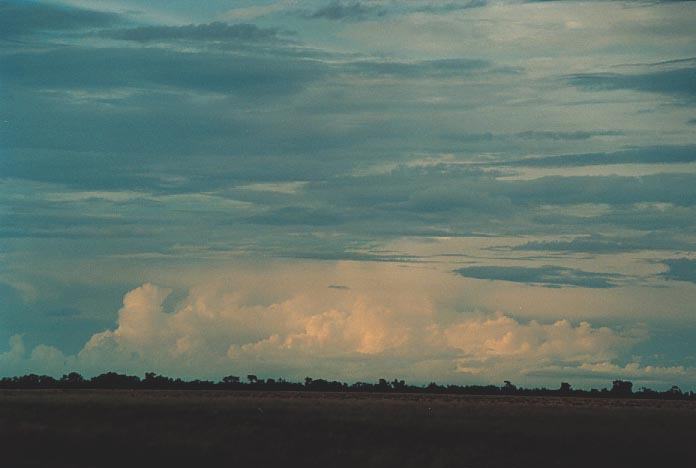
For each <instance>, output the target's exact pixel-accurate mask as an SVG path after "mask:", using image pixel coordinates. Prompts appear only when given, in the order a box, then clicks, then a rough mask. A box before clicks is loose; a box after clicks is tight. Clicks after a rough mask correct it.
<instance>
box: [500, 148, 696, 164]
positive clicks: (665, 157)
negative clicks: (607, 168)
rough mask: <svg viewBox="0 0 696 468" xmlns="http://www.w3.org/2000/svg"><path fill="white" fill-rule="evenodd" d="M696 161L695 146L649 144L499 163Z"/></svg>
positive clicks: (662, 162)
mask: <svg viewBox="0 0 696 468" xmlns="http://www.w3.org/2000/svg"><path fill="white" fill-rule="evenodd" d="M691 162H696V146H694V145H688V146H651V147H647V148H632V149H627V150H621V151H615V152H610V153H586V154H565V155H560V156H543V157H535V158H525V159H518V160H514V161H509V162H503V163H501V164H505V165H511V166H524V167H576V166H597V165H609V164H672V163H691Z"/></svg>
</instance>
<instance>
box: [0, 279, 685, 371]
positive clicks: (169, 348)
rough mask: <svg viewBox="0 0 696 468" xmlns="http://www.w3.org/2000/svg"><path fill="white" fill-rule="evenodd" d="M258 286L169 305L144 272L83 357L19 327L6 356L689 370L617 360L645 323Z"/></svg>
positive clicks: (43, 362)
mask: <svg viewBox="0 0 696 468" xmlns="http://www.w3.org/2000/svg"><path fill="white" fill-rule="evenodd" d="M272 284H273V282H272V281H269V285H270V286H272ZM260 286H261V285H259V286H258V287H257V288H254V287H253V286H249V285H246V286H244V287H240V286H237V287H234V286H231V285H229V284H226V283H225V282H217V283H215V282H213V283H209V284H206V285H202V286H199V287H195V288H192V289H191V290H190V291H189V294H188V296H187V297H186V298H184V299H183V300H181V301H180V302H179V303H178V304H176V305H175V306H174V307H173V310H172V311H167V310H165V307H164V304H165V301H166V299H167V297H168V296H169V295H170V293H171V290H170V289H168V288H163V287H160V286H156V285H154V284H150V283H146V284H143V285H142V286H140V287H138V288H136V289H134V290H132V291H130V292H128V293H127V294H126V295H125V296H124V299H123V307H122V308H121V309H120V310H119V312H118V322H117V325H116V327H115V328H114V329H111V330H105V331H103V332H100V333H97V334H95V335H93V336H92V337H91V338H90V339H89V341H88V342H87V343H86V344H85V346H84V348H83V349H82V350H81V351H80V352H79V353H78V354H77V355H76V356H64V355H63V354H62V353H61V352H60V351H59V350H57V349H56V348H52V347H49V346H43V345H41V346H38V347H36V348H35V349H34V350H33V351H32V352H31V353H30V354H29V355H27V351H26V350H25V348H24V344H23V342H22V340H21V337H13V339H12V343H11V349H10V350H9V351H8V352H6V353H4V354H0V363H2V364H3V368H9V369H22V371H24V369H31V370H32V371H42V372H47V373H53V374H60V373H64V372H67V371H69V370H74V369H77V370H78V371H81V372H85V373H87V374H93V373H99V372H104V371H107V370H115V371H119V372H128V373H136V374H140V373H143V372H145V371H149V370H154V371H157V372H162V373H167V374H169V375H177V376H197V377H212V378H216V377H220V376H222V375H226V374H229V373H237V374H242V375H244V373H246V372H253V373H259V374H261V375H278V376H285V377H289V378H301V377H302V376H304V375H314V376H322V377H329V378H341V379H347V380H350V379H365V378H368V379H369V378H377V377H381V376H387V377H389V376H398V377H402V378H407V379H409V380H410V381H415V382H417V381H420V382H426V381H430V380H438V381H449V382H466V381H470V382H471V381H476V382H498V381H501V380H502V379H513V380H517V381H519V380H520V379H521V380H522V381H524V380H525V379H526V378H527V377H529V376H536V377H546V378H548V381H549V382H555V381H556V380H558V379H559V378H563V375H564V374H565V375H579V376H582V379H583V380H584V381H588V380H592V378H595V377H601V378H603V379H606V378H612V377H617V378H618V377H631V378H636V379H641V378H645V379H647V380H648V381H655V380H660V379H664V380H665V382H669V380H670V378H671V377H674V376H677V377H684V376H688V375H689V372H690V371H689V370H688V369H684V368H659V367H651V366H644V367H640V366H637V365H634V364H629V365H627V366H625V367H622V366H620V365H619V364H617V363H616V361H617V360H619V359H620V358H621V357H622V356H624V355H625V354H626V352H627V351H628V350H629V349H630V348H631V347H632V346H633V345H634V344H636V343H638V342H640V341H642V340H644V339H646V338H647V332H646V330H645V329H643V328H640V327H638V328H634V329H630V330H627V331H618V330H615V329H612V328H608V327H595V326H592V325H591V324H590V323H588V322H580V323H577V324H574V323H571V322H570V321H568V320H558V321H555V322H553V323H543V322H539V321H535V320H532V321H529V322H522V321H520V320H517V319H515V318H513V317H510V316H508V315H505V314H503V313H500V312H499V313H495V314H481V313H475V314H461V313H443V312H442V311H439V310H438V306H436V305H435V303H434V302H433V301H431V300H429V299H428V298H427V297H423V296H422V292H421V291H419V290H418V289H417V288H413V289H412V290H408V289H403V290H402V291H401V293H400V294H399V295H398V297H394V296H393V294H391V293H390V287H389V285H388V284H385V285H384V287H383V288H373V289H369V288H355V287H351V289H350V290H346V289H343V290H334V289H330V288H326V287H325V286H324V285H321V289H320V288H319V285H317V288H316V289H315V288H313V287H311V286H310V287H309V288H308V289H307V290H305V291H303V292H299V293H298V292H295V293H291V292H287V291H285V292H283V293H276V294H275V295H270V294H266V295H265V296H264V295H259V292H260V291H261V290H262V288H260ZM270 286H269V287H270ZM280 289H281V290H282V289H284V288H283V287H281V288H280ZM379 291H382V292H383V294H380V293H379ZM322 293H323V294H322ZM264 297H265V299H264ZM269 297H273V298H272V299H268V298H269ZM536 381H537V382H538V378H537V380H536Z"/></svg>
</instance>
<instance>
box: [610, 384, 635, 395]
mask: <svg viewBox="0 0 696 468" xmlns="http://www.w3.org/2000/svg"><path fill="white" fill-rule="evenodd" d="M611 393H613V394H615V395H631V394H632V393H633V382H631V381H628V380H614V381H613V382H612V384H611Z"/></svg>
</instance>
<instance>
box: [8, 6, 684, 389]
mask: <svg viewBox="0 0 696 468" xmlns="http://www.w3.org/2000/svg"><path fill="white" fill-rule="evenodd" d="M694 24H696V2H694V1H689V0H662V1H660V0H652V1H639V2H632V1H616V0H590V1H581V0H557V1H542V0H461V1H449V0H448V1H436V0H412V1H409V2H395V1H391V0H355V1H352V0H351V1H343V0H341V1H329V2H320V1H312V0H240V1H235V2H231V1H228V0H213V1H207V2H190V1H184V0H181V1H176V2H171V1H167V0H150V1H143V0H110V1H109V2H99V1H96V0H55V1H54V0H51V1H20V0H0V83H2V86H0V377H1V376H2V375H6V374H7V375H26V374H30V373H35V374H44V375H52V376H60V375H63V374H66V373H68V372H70V371H76V372H79V373H80V374H82V375H98V374H101V373H103V372H106V371H107V370H109V371H115V372H118V373H126V374H136V375H142V374H144V373H145V372H156V373H158V374H162V375H180V376H183V377H184V378H199V379H208V378H214V377H216V376H218V377H219V376H221V375H237V374H239V375H247V374H248V373H252V372H253V373H255V374H257V375H259V376H277V375H283V376H284V378H288V379H303V378H304V376H307V375H322V376H324V378H329V379H336V380H338V381H342V382H346V381H353V382H355V381H356V379H358V378H359V379H367V381H369V380H372V381H374V380H377V379H379V378H386V377H385V375H386V376H391V377H390V378H398V379H404V380H406V381H407V382H415V383H421V384H423V385H425V384H427V383H429V382H447V383H450V384H454V385H472V384H474V385H476V384H479V385H488V384H495V383H501V382H503V381H504V380H509V381H511V382H513V383H514V384H516V385H520V386H521V387H528V388H529V387H544V386H547V387H548V386H550V385H556V386H557V385H560V383H561V382H570V383H571V384H573V386H574V388H592V387H593V386H596V385H606V383H607V382H609V383H611V382H612V381H613V380H626V381H631V382H633V384H634V385H635V388H639V387H643V386H645V387H649V388H653V389H657V390H665V389H668V388H670V387H671V386H672V385H677V386H679V387H681V388H682V389H689V390H693V389H696V348H695V347H694V343H696V308H695V306H694V304H696V55H695V54H694V50H695V49H694V46H696V33H694V26H693V25H694Z"/></svg>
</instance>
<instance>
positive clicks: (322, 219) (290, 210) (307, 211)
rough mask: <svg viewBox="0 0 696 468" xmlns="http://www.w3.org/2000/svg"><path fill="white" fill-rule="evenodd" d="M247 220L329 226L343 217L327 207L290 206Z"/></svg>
mask: <svg viewBox="0 0 696 468" xmlns="http://www.w3.org/2000/svg"><path fill="white" fill-rule="evenodd" d="M247 221H248V222H250V223H253V224H273V225H280V226H284V225H307V226H327V225H335V224H340V223H342V222H343V221H344V219H343V217H341V216H339V215H338V214H336V212H334V211H330V210H327V209H312V208H306V207H301V206H288V207H283V208H279V209H275V210H272V211H271V212H268V213H263V214H259V215H256V216H253V217H250V218H247Z"/></svg>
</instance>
